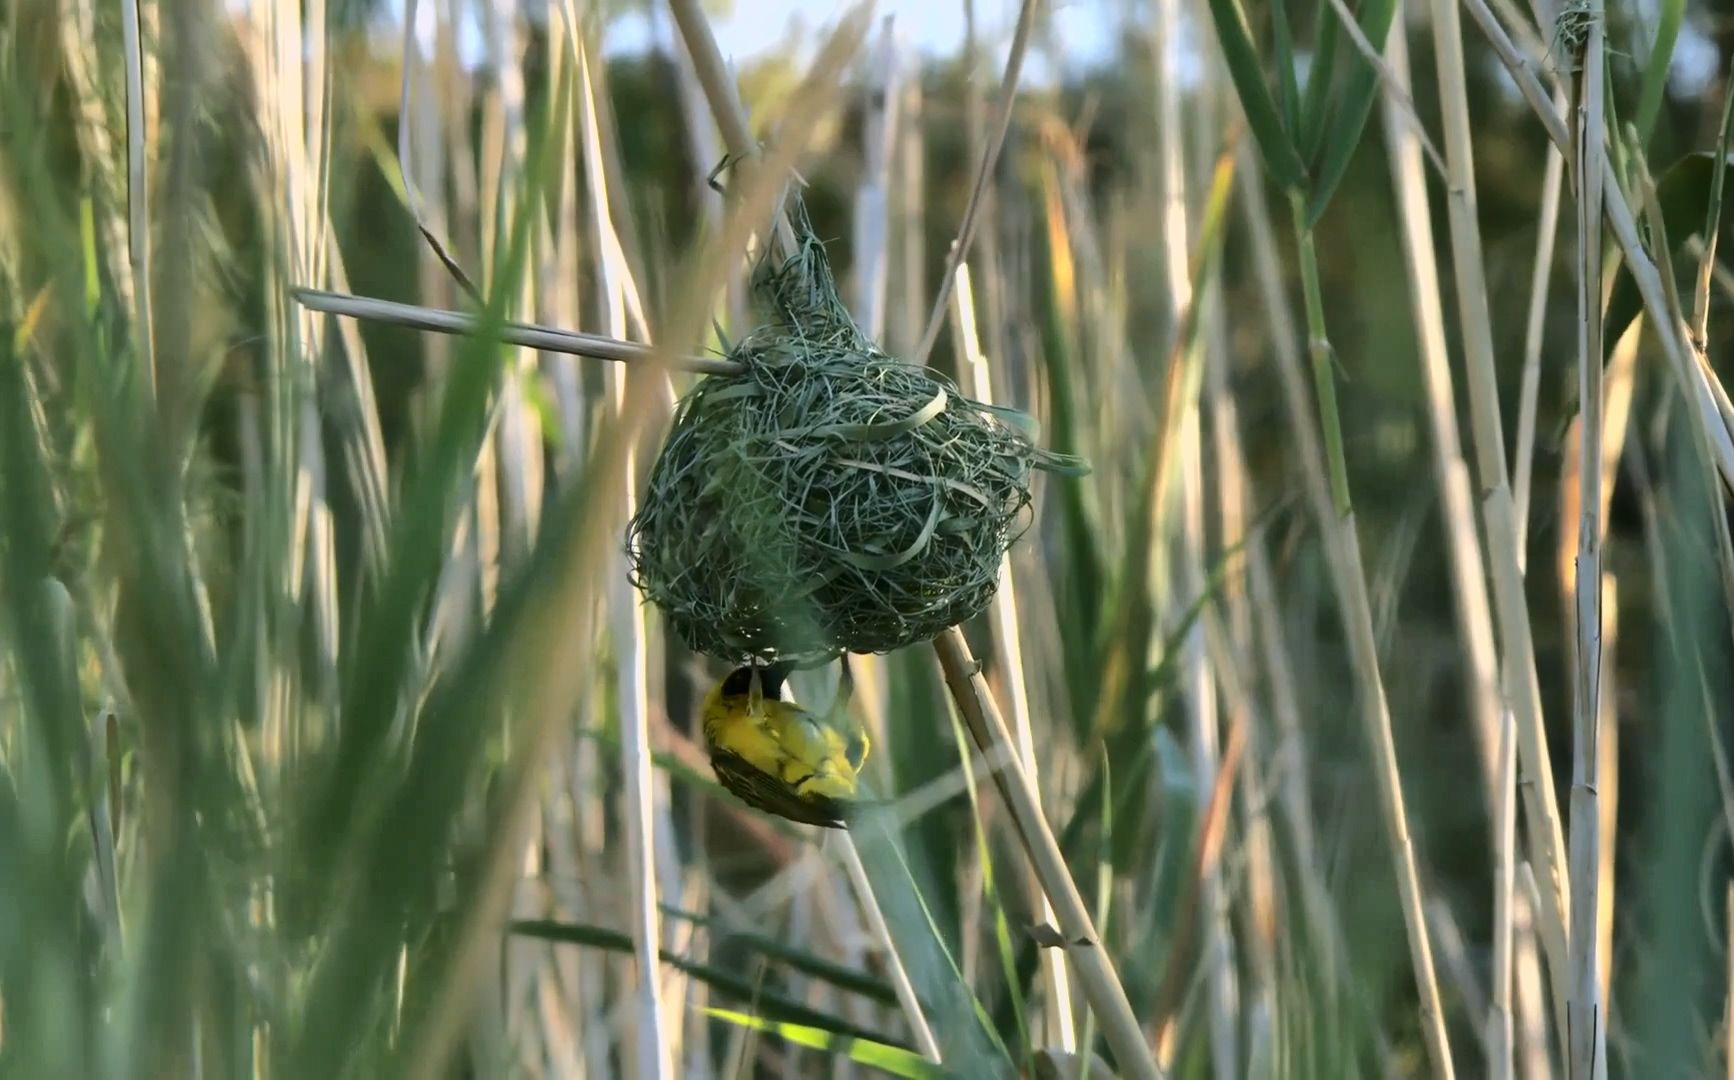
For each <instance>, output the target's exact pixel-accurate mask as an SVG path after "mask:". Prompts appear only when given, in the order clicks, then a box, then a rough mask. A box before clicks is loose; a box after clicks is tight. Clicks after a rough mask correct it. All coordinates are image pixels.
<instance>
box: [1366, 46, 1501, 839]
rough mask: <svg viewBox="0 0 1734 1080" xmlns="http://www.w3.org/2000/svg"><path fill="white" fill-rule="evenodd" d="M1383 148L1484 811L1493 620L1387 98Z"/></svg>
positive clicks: (1415, 180) (1424, 236)
mask: <svg viewBox="0 0 1734 1080" xmlns="http://www.w3.org/2000/svg"><path fill="white" fill-rule="evenodd" d="M1386 49H1387V52H1388V54H1389V58H1390V67H1389V69H1388V70H1389V72H1390V77H1391V78H1392V79H1393V80H1394V84H1395V86H1396V88H1397V89H1398V90H1399V91H1401V92H1402V93H1403V94H1404V95H1405V97H1406V96H1407V93H1408V89H1409V85H1410V80H1409V49H1408V41H1407V39H1406V37H1405V35H1403V34H1401V33H1396V34H1392V35H1391V37H1390V40H1389V42H1388V43H1387V45H1386ZM1384 119H1385V145H1386V147H1387V148H1388V153H1389V156H1390V162H1391V181H1392V185H1393V186H1394V187H1395V188H1396V193H1397V203H1398V207H1399V214H1400V217H1401V224H1402V236H1403V253H1404V255H1405V257H1406V258H1407V260H1408V264H1409V283H1410V290H1409V293H1410V300H1411V302H1412V303H1413V304H1414V306H1415V326H1416V337H1417V338H1418V339H1419V340H1418V341H1417V343H1416V344H1417V345H1418V346H1419V352H1420V356H1421V376H1422V378H1421V381H1422V384H1423V386H1424V388H1425V391H1426V394H1427V421H1428V426H1429V427H1430V428H1431V429H1432V432H1433V471H1434V477H1435V482H1436V483H1437V484H1438V485H1439V497H1440V501H1441V503H1442V504H1443V505H1442V507H1441V517H1442V519H1443V522H1444V526H1445V549H1446V552H1447V554H1448V555H1449V557H1450V563H1451V584H1452V589H1451V594H1452V600H1453V601H1454V604H1455V608H1456V615H1457V632H1458V636H1459V641H1460V642H1461V644H1462V646H1463V657H1464V664H1465V666H1466V667H1467V669H1468V672H1467V674H1468V679H1467V686H1466V687H1465V693H1466V695H1467V696H1468V698H1469V706H1470V716H1471V718H1472V723H1473V726H1474V727H1473V730H1474V736H1475V740H1476V748H1477V749H1478V750H1479V752H1480V753H1479V755H1478V756H1479V760H1480V762H1481V779H1482V790H1483V792H1484V793H1485V797H1486V800H1487V805H1488V807H1489V808H1491V807H1492V806H1493V805H1494V803H1495V802H1496V801H1497V799H1498V790H1499V789H1498V788H1497V786H1496V784H1497V782H1498V762H1497V755H1498V745H1499V730H1500V721H1501V718H1502V716H1503V714H1504V711H1505V710H1504V706H1503V705H1502V703H1501V702H1500V697H1499V660H1498V656H1497V653H1496V650H1495V647H1494V634H1493V615H1492V611H1491V610H1490V609H1489V607H1488V601H1487V584H1486V582H1487V576H1486V568H1485V566H1484V564H1483V561H1482V554H1481V539H1480V536H1479V535H1478V530H1477V528H1476V522H1475V502H1474V496H1473V494H1472V493H1471V491H1470V484H1469V466H1468V464H1467V463H1466V462H1465V461H1464V458H1463V444H1462V439H1461V437H1460V435H1459V433H1458V429H1457V403H1456V400H1455V395H1454V394H1453V392H1452V388H1451V357H1450V354H1449V352H1448V351H1447V346H1446V344H1445V314H1444V311H1443V307H1442V304H1441V303H1440V298H1439V278H1438V265H1439V263H1438V259H1437V254H1438V253H1437V251H1436V250H1435V248H1434V243H1433V222H1432V215H1431V212H1430V210H1429V207H1428V197H1427V180H1426V176H1425V175H1424V174H1423V172H1422V168H1421V151H1420V148H1419V146H1418V145H1417V144H1418V142H1419V140H1418V138H1417V136H1416V135H1415V134H1414V129H1413V128H1412V127H1411V126H1410V125H1409V124H1408V123H1406V122H1405V119H1404V118H1403V117H1402V116H1400V115H1399V109H1398V106H1397V105H1396V104H1395V103H1394V102H1393V101H1392V100H1391V99H1390V97H1389V96H1388V95H1387V96H1386V98H1385V101H1384Z"/></svg>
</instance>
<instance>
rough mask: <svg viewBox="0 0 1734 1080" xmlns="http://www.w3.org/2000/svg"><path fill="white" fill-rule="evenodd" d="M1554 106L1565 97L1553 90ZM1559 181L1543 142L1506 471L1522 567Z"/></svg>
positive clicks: (1558, 161)
mask: <svg viewBox="0 0 1734 1080" xmlns="http://www.w3.org/2000/svg"><path fill="white" fill-rule="evenodd" d="M1554 103H1555V106H1556V107H1557V108H1560V109H1563V108H1565V94H1564V91H1562V90H1555V91H1554ZM1564 178H1565V155H1564V154H1562V153H1560V150H1559V147H1557V146H1555V145H1553V144H1552V143H1549V144H1548V146H1547V164H1546V165H1544V166H1543V167H1542V173H1541V210H1540V212H1539V213H1538V214H1537V215H1536V236H1535V267H1534V269H1533V270H1532V271H1531V273H1530V279H1529V317H1528V318H1527V320H1526V321H1525V323H1524V330H1523V381H1522V385H1521V388H1520V389H1519V391H1518V397H1517V445H1516V453H1517V464H1516V466H1514V467H1513V469H1512V480H1511V487H1512V500H1513V502H1514V504H1515V506H1516V510H1515V516H1516V518H1517V560H1518V566H1519V568H1522V567H1524V566H1526V565H1527V564H1528V559H1527V557H1526V551H1527V545H1528V536H1529V493H1530V488H1531V485H1532V482H1533V480H1532V478H1533V476H1534V470H1535V410H1536V403H1537V399H1538V398H1539V397H1540V393H1541V338H1542V329H1543V327H1544V326H1545V324H1546V320H1547V293H1548V281H1549V279H1550V278H1551V277H1552V276H1553V247H1554V240H1555V237H1556V235H1557V233H1558V232H1559V196H1560V187H1561V184H1562V181H1563V180H1564Z"/></svg>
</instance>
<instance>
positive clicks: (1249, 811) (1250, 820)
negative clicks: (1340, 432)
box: [1204, 283, 1310, 1076]
mask: <svg viewBox="0 0 1734 1080" xmlns="http://www.w3.org/2000/svg"><path fill="white" fill-rule="evenodd" d="M1212 287H1213V288H1216V287H1218V286H1216V285H1215V284H1214V283H1213V285H1212ZM1205 317H1206V319H1207V321H1208V324H1209V331H1208V337H1207V339H1206V341H1207V346H1206V347H1207V349H1208V350H1209V353H1208V356H1207V358H1206V360H1205V364H1204V388H1205V393H1206V395H1207V398H1206V400H1207V401H1208V402H1209V405H1210V428H1211V434H1212V441H1213V443H1214V451H1215V458H1214V460H1215V463H1216V497H1217V498H1216V508H1215V510H1216V519H1217V526H1218V529H1219V530H1220V531H1219V532H1218V536H1220V537H1221V540H1220V549H1221V550H1223V551H1225V552H1227V551H1234V550H1236V549H1241V554H1240V555H1238V556H1236V557H1235V559H1234V563H1233V566H1232V569H1231V570H1229V572H1228V574H1227V576H1226V578H1225V580H1224V583H1223V592H1224V598H1225V602H1226V604H1227V607H1228V632H1227V633H1226V634H1225V635H1224V637H1225V639H1226V640H1225V643H1224V646H1223V647H1224V651H1225V655H1224V656H1222V657H1219V658H1218V662H1217V664H1216V666H1217V668H1218V670H1222V671H1230V670H1233V669H1235V668H1237V667H1238V668H1241V669H1244V670H1246V671H1248V672H1250V671H1252V670H1254V668H1255V667H1256V665H1255V662H1254V659H1253V656H1254V651H1253V640H1254V635H1253V623H1254V615H1253V608H1252V605H1251V604H1250V603H1249V597H1248V592H1249V584H1250V582H1249V578H1250V573H1249V568H1250V562H1251V560H1250V559H1249V558H1248V554H1247V552H1246V550H1245V549H1246V548H1247V547H1249V546H1250V545H1253V544H1256V543H1258V542H1259V539H1260V538H1259V537H1258V536H1256V535H1254V534H1253V532H1252V531H1251V530H1250V529H1249V528H1248V525H1247V514H1248V511H1249V509H1250V508H1251V506H1252V505H1253V503H1252V498H1251V494H1250V479H1249V477H1248V473H1247V469H1246V455H1245V453H1244V452H1243V451H1242V449H1241V445H1240V417H1239V410H1238V409H1237V408H1236V407H1235V403H1234V396H1233V394H1232V393H1231V392H1230V390H1229V386H1228V370H1229V368H1230V365H1231V363H1232V359H1233V354H1232V351H1231V348H1230V345H1229V341H1228V326H1227V319H1226V317H1225V315H1224V312H1223V310H1222V305H1221V304H1219V303H1211V304H1209V305H1208V311H1207V314H1206V316H1205ZM1246 682H1247V679H1245V678H1244V677H1242V676H1240V675H1236V676H1235V677H1234V678H1233V679H1232V680H1230V679H1227V678H1224V680H1223V698H1224V705H1225V713H1226V721H1225V724H1226V726H1227V727H1228V728H1229V729H1230V730H1239V731H1241V732H1243V733H1244V736H1243V737H1244V738H1245V740H1246V756H1245V758H1244V760H1243V763H1242V765H1241V769H1242V771H1243V772H1244V773H1245V779H1244V780H1243V781H1242V790H1243V791H1262V790H1265V789H1266V788H1267V785H1268V784H1269V783H1270V782H1271V781H1270V780H1267V779H1266V776H1267V775H1268V774H1267V773H1266V771H1265V770H1266V768H1267V764H1266V763H1267V762H1271V760H1272V759H1271V757H1270V751H1269V749H1268V747H1266V746H1265V745H1264V743H1263V740H1264V739H1265V738H1266V734H1265V733H1264V732H1262V731H1260V730H1259V729H1258V726H1257V725H1256V724H1255V723H1254V717H1255V716H1256V712H1257V710H1256V708H1255V706H1254V704H1253V700H1252V695H1251V693H1250V692H1249V691H1248V690H1247V689H1246V686H1245V683H1246ZM1274 683H1275V680H1273V681H1272V686H1271V692H1272V696H1273V698H1274V696H1275V695H1276V693H1277V692H1278V688H1277V687H1276V686H1275V685H1274ZM1288 704H1292V703H1288ZM1283 707H1284V706H1283V705H1277V708H1283ZM1276 768H1279V769H1280V768H1281V766H1280V764H1279V765H1277V766H1276ZM1256 801H1257V800H1255V799H1252V798H1242V799H1241V800H1240V803H1241V828H1242V831H1243V835H1244V837H1245V840H1244V844H1245V849H1246V884H1245V887H1244V889H1241V890H1237V891H1238V892H1239V893H1240V894H1241V896H1240V902H1241V904H1242V906H1243V909H1244V912H1245V914H1244V916H1243V918H1244V925H1245V926H1246V927H1247V933H1246V954H1247V968H1248V974H1249V982H1250V983H1251V984H1252V989H1251V992H1250V994H1249V995H1248V996H1249V999H1250V1000H1249V1002H1248V1004H1247V1007H1246V1010H1245V1011H1246V1015H1247V1023H1246V1031H1247V1040H1246V1041H1247V1050H1246V1058H1247V1061H1246V1072H1247V1074H1249V1075H1254V1076H1258V1075H1266V1073H1261V1072H1260V1069H1261V1068H1264V1069H1270V1068H1272V1067H1273V1061H1272V1059H1271V1057H1270V1054H1271V1048H1272V1045H1273V1041H1274V1040H1273V1031H1272V1029H1273V1025H1274V1023H1275V1017H1276V1014H1277V933H1278V929H1277V910H1278V905H1277V896H1278V893H1279V892H1280V890H1281V885H1280V881H1281V876H1280V872H1279V870H1278V863H1277V854H1276V852H1277V848H1276V839H1275V836H1274V835H1273V830H1272V827H1271V817H1272V815H1271V813H1270V812H1269V811H1268V809H1266V808H1265V807H1264V806H1263V805H1256V806H1255V805H1254V803H1255V802H1256ZM1278 801H1279V802H1282V803H1283V804H1284V808H1285V809H1286V808H1287V800H1286V799H1285V798H1283V796H1282V795H1281V794H1279V795H1278ZM1296 853H1297V855H1298V854H1299V851H1298V850H1297V852H1296ZM1309 854H1310V850H1309ZM1307 873H1308V869H1307V868H1304V867H1303V868H1302V870H1301V873H1300V874H1299V875H1297V876H1298V877H1300V878H1302V880H1304V879H1305V876H1306V874H1307ZM1303 888H1304V886H1303ZM1304 903H1305V901H1304V900H1303V904H1304Z"/></svg>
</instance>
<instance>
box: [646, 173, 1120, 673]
mask: <svg viewBox="0 0 1734 1080" xmlns="http://www.w3.org/2000/svg"><path fill="white" fill-rule="evenodd" d="M790 216H791V218H792V220H793V221H794V222H795V226H796V228H795V231H796V235H797V249H796V253H795V255H794V256H793V257H792V258H790V259H788V260H787V261H785V262H784V263H782V265H781V266H779V267H777V268H775V269H772V268H771V267H770V264H769V263H768V262H767V263H764V264H761V265H760V267H759V270H758V273H757V274H756V275H755V281H754V291H755V295H756V297H757V298H758V300H759V301H760V303H761V305H762V306H763V307H764V308H766V309H767V313H768V316H769V321H768V322H767V323H766V324H765V325H763V326H761V327H760V328H758V329H757V330H755V331H754V332H753V333H752V334H751V335H749V336H748V337H747V338H746V339H745V340H743V341H741V342H740V343H739V344H737V345H736V346H735V347H734V348H733V349H732V350H731V351H730V353H729V359H730V360H731V361H734V362H736V363H739V364H740V365H741V366H742V372H741V374H739V375H730V376H722V375H718V376H712V377H710V378H707V379H705V380H704V381H702V382H701V383H700V384H699V385H698V386H697V388H695V389H694V390H693V391H692V392H691V393H690V394H689V395H688V396H687V397H686V398H685V399H684V400H683V401H682V402H681V404H680V407H679V409H678V410H677V412H676V415H675V421H674V426H673V429H672V431H671V432H670V435H669V437H668V440H667V442H666V443H665V444H664V446H663V449H662V452H661V454H660V456H659V457H658V458H657V460H656V464H655V466H654V467H653V468H652V470H651V475H650V481H649V489H648V491H647V492H646V494H645V499H644V505H643V508H642V509H641V510H640V511H639V513H638V514H637V515H636V517H635V518H634V519H633V522H632V525H631V528H630V530H629V533H628V550H629V552H630V554H631V559H632V572H633V580H634V583H635V584H636V585H637V586H638V588H639V589H641V590H642V591H643V592H644V594H645V595H646V596H647V597H648V598H649V599H650V600H651V601H653V602H654V603H655V604H656V605H657V607H659V608H660V609H662V612H663V614H664V616H665V617H666V618H667V619H668V620H669V623H670V624H671V625H672V626H673V627H674V628H675V630H676V631H677V632H678V633H679V634H680V636H681V638H682V639H683V640H684V641H685V642H686V643H687V645H688V646H689V647H691V648H693V649H694V650H696V651H698V652H702V653H706V654H709V655H711V656H714V657H718V658H720V659H725V660H729V661H732V662H746V661H749V660H754V659H757V660H763V661H771V660H793V661H796V662H807V661H819V660H823V659H828V658H830V657H833V656H835V655H837V654H838V653H840V652H843V651H849V652H858V653H879V652H889V651H891V650H893V649H897V648H901V647H903V646H905V645H909V644H912V643H915V642H919V641H925V640H928V639H930V638H932V637H934V636H935V635H936V634H938V633H939V632H940V631H942V630H944V629H945V628H946V627H949V626H954V625H956V624H958V623H960V622H963V621H965V620H967V619H969V618H971V617H973V616H974V615H977V614H979V613H980V612H981V611H982V610H984V609H985V608H986V607H987V605H988V603H989V602H990V601H991V600H992V598H993V595H994V591H995V589H996V588H997V587H998V581H999V562H1000V558H1001V556H1002V555H1003V554H1004V553H1005V551H1006V549H1007V548H1008V547H1009V546H1010V545H1011V544H1012V543H1013V542H1014V541H1015V540H1016V539H1017V537H1018V536H1019V535H1021V533H1022V531H1023V529H1024V527H1025V526H1026V525H1027V521H1028V515H1026V513H1025V511H1026V510H1027V509H1028V508H1029V506H1030V479H1031V472H1032V470H1034V469H1046V470H1050V471H1055V472H1062V473H1070V474H1077V473H1081V472H1082V471H1085V470H1086V469H1087V466H1085V465H1084V463H1083V462H1082V461H1081V460H1080V459H1077V458H1073V457H1070V456H1067V455H1062V454H1055V453H1052V452H1049V451H1046V450H1042V449H1040V448H1038V447H1037V446H1036V445H1035V444H1034V442H1033V441H1032V437H1031V434H1030V430H1031V429H1030V427H1029V426H1028V425H1027V421H1028V418H1027V417H1025V416H1022V415H1020V414H1016V413H1015V412H1014V411H1012V410H1006V409H1003V408H1000V407H992V406H987V405H983V404H981V403H979V402H975V401H972V400H970V399H969V398H967V397H965V396H964V395H963V394H962V393H961V392H960V391H959V390H958V388H957V386H956V384H955V383H953V382H952V381H951V380H950V379H948V378H946V377H945V376H944V375H942V374H940V373H938V372H936V371H934V370H932V369H930V368H925V367H916V366H914V365H912V364H906V363H904V362H902V361H900V360H897V359H896V358H894V357H892V356H889V355H887V354H886V353H885V352H883V351H882V350H880V349H879V348H878V347H877V346H875V345H874V344H873V343H872V342H871V341H869V340H868V338H867V336H866V335H865V334H864V333H862V331H861V329H860V328H859V327H858V326H857V325H856V324H855V322H854V320H853V319H852V318H851V317H850V315H849V312H848V310H847V308H846V307H845V306H844V305H843V303H842V300H841V298H840V297H839V296H838V294H837V289H836V285H835V282H834V281H833V279H832V276H831V269H830V266H829V263H828V262H827V260H826V258H825V251H824V247H823V245H822V244H820V243H819V241H818V239H817V238H816V237H814V235H813V232H812V228H811V226H810V225H809V223H808V222H807V219H806V216H805V214H804V212H803V211H802V210H801V208H800V206H799V204H798V202H792V204H791V215H790Z"/></svg>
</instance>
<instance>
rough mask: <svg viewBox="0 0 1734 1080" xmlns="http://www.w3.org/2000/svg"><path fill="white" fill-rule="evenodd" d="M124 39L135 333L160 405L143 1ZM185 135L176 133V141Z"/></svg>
mask: <svg viewBox="0 0 1734 1080" xmlns="http://www.w3.org/2000/svg"><path fill="white" fill-rule="evenodd" d="M120 7H121V38H122V42H123V45H124V47H125V49H126V204H127V219H128V222H129V227H128V230H127V252H128V254H129V255H130V257H131V264H132V265H131V275H132V300H133V320H134V333H135V336H136V338H137V341H138V347H139V366H140V369H141V370H142V372H143V373H144V388H145V400H147V401H150V402H153V403H154V402H155V401H156V396H157V363H156V332H155V329H154V325H153V322H152V312H153V308H152V306H151V304H152V301H151V210H150V187H149V181H148V178H147V177H148V173H149V168H148V165H149V163H148V161H147V159H146V153H145V145H146V140H147V138H148V133H147V132H146V131H145V80H144V40H143V34H142V33H141V30H140V26H139V0H122V3H121V6H120ZM181 137H183V136H180V135H177V136H176V138H177V139H178V138H181Z"/></svg>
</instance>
